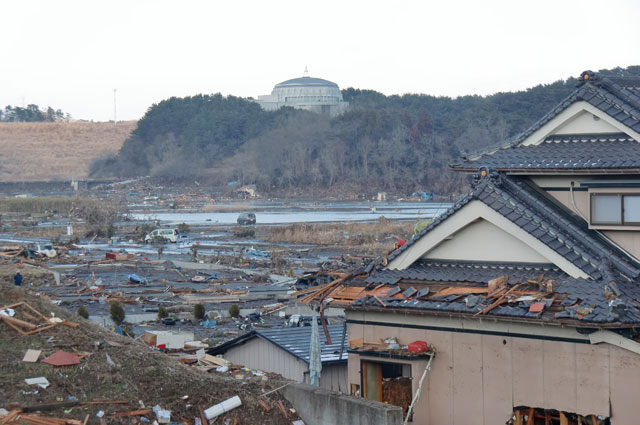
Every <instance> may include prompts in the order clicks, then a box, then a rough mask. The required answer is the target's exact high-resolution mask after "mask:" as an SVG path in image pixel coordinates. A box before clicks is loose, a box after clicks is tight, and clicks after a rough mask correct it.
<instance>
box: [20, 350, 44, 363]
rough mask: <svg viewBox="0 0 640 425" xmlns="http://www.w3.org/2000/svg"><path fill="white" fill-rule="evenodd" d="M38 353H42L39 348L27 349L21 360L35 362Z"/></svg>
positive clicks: (38, 355)
mask: <svg viewBox="0 0 640 425" xmlns="http://www.w3.org/2000/svg"><path fill="white" fill-rule="evenodd" d="M40 354H42V351H41V350H32V349H30V348H29V349H28V350H27V352H26V353H25V355H24V358H23V359H22V361H23V362H28V363H35V362H37V361H38V358H39V357H40Z"/></svg>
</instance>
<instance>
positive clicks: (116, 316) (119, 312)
mask: <svg viewBox="0 0 640 425" xmlns="http://www.w3.org/2000/svg"><path fill="white" fill-rule="evenodd" d="M109 313H110V314H111V320H113V321H114V322H115V323H116V324H118V325H119V324H121V323H122V322H124V308H122V304H120V303H119V302H118V301H111V304H110V306H109Z"/></svg>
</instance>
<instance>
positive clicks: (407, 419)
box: [404, 353, 436, 425]
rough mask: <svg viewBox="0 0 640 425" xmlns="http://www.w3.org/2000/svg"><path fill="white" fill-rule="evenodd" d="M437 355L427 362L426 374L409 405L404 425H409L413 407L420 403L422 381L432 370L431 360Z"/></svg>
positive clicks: (423, 374) (422, 379) (424, 373)
mask: <svg viewBox="0 0 640 425" xmlns="http://www.w3.org/2000/svg"><path fill="white" fill-rule="evenodd" d="M435 355H436V354H435V353H432V354H431V356H430V357H429V361H428V362H427V366H426V367H425V368H424V372H423V373H422V377H421V378H420V382H419V383H418V389H417V390H416V395H414V396H413V400H411V404H410V405H409V409H408V410H407V417H406V418H404V425H407V423H408V422H409V418H410V417H411V411H412V410H413V405H414V404H416V401H418V398H420V392H421V391H422V381H424V378H425V377H426V376H427V372H429V370H431V360H433V356H435Z"/></svg>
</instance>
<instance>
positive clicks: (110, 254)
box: [105, 252, 117, 260]
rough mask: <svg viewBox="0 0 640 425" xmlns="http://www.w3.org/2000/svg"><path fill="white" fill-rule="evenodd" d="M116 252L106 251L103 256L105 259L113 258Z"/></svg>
mask: <svg viewBox="0 0 640 425" xmlns="http://www.w3.org/2000/svg"><path fill="white" fill-rule="evenodd" d="M116 255H117V254H116V253H115V252H107V253H106V254H105V257H107V260H115V259H116Z"/></svg>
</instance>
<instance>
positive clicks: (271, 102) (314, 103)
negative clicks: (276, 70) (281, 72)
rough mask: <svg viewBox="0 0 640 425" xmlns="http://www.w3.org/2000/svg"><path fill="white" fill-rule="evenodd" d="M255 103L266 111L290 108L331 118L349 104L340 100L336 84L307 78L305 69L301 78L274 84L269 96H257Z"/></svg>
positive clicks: (339, 92)
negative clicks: (284, 107)
mask: <svg viewBox="0 0 640 425" xmlns="http://www.w3.org/2000/svg"><path fill="white" fill-rule="evenodd" d="M257 102H258V103H259V104H260V106H261V107H262V108H263V109H265V110H267V111H273V110H276V109H278V108H281V107H283V106H290V107H292V108H298V109H306V110H307V111H312V112H317V113H322V114H328V115H330V116H332V117H333V116H336V115H339V114H341V113H342V112H344V111H345V110H346V109H347V107H348V106H349V102H345V101H344V100H342V92H341V91H340V87H338V85H337V84H336V83H333V82H331V81H327V80H323V79H322V78H312V77H309V72H308V71H307V69H306V68H305V70H304V75H303V76H302V78H293V79H291V80H287V81H283V82H281V83H279V84H276V85H275V87H274V88H273V91H272V92H271V94H269V95H265V96H258V100H257Z"/></svg>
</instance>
